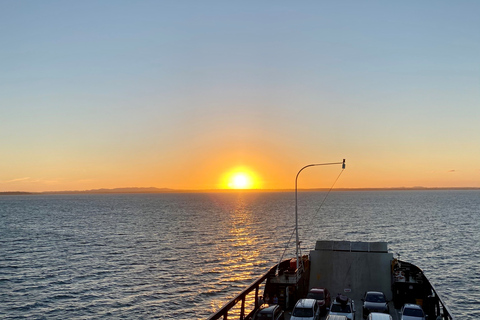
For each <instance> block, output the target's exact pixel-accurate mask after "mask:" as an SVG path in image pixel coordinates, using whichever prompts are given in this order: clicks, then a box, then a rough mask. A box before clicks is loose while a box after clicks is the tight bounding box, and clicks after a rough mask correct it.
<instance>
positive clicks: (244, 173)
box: [221, 168, 259, 189]
mask: <svg viewBox="0 0 480 320" xmlns="http://www.w3.org/2000/svg"><path fill="white" fill-rule="evenodd" d="M221 187H222V188H223V189H257V188H259V182H258V178H257V177H256V176H255V174H254V173H253V172H252V171H250V170H249V169H246V168H236V169H234V170H232V171H231V172H229V173H227V174H225V175H224V177H223V179H222V183H221Z"/></svg>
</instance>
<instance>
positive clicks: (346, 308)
mask: <svg viewBox="0 0 480 320" xmlns="http://www.w3.org/2000/svg"><path fill="white" fill-rule="evenodd" d="M331 311H333V312H341V313H350V305H348V304H343V305H342V304H334V305H333V306H332V310H331Z"/></svg>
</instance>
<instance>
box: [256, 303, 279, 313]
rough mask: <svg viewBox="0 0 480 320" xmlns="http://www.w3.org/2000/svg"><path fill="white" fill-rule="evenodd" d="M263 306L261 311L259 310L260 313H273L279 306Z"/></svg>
mask: <svg viewBox="0 0 480 320" xmlns="http://www.w3.org/2000/svg"><path fill="white" fill-rule="evenodd" d="M262 306H263V307H262ZM262 306H261V307H260V308H261V309H260V310H259V312H260V313H263V312H265V313H268V312H272V311H273V310H274V309H275V308H278V305H276V304H271V305H267V304H263V305H262Z"/></svg>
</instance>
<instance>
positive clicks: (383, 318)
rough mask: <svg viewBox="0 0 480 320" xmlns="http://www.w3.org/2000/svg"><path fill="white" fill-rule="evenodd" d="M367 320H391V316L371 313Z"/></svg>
mask: <svg viewBox="0 0 480 320" xmlns="http://www.w3.org/2000/svg"><path fill="white" fill-rule="evenodd" d="M367 320H392V316H391V315H389V314H386V313H378V312H372V313H370V314H369V315H368V317H367Z"/></svg>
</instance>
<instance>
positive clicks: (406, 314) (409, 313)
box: [401, 303, 425, 320]
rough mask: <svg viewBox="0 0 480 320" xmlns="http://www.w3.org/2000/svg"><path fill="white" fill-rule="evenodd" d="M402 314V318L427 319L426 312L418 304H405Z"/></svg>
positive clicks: (406, 319) (407, 319)
mask: <svg viewBox="0 0 480 320" xmlns="http://www.w3.org/2000/svg"><path fill="white" fill-rule="evenodd" d="M401 314H402V318H401V320H425V313H424V312H423V310H422V307H420V306H419V305H418V304H409V303H407V304H406V305H404V306H403V308H402V312H401Z"/></svg>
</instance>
